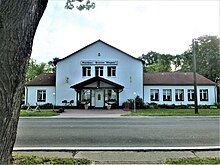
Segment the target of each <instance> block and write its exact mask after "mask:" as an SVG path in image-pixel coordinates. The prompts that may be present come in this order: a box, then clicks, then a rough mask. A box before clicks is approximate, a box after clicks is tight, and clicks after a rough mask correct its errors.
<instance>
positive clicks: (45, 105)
mask: <svg viewBox="0 0 220 165" xmlns="http://www.w3.org/2000/svg"><path fill="white" fill-rule="evenodd" d="M40 108H41V109H52V108H53V104H52V103H46V104H43V105H40Z"/></svg>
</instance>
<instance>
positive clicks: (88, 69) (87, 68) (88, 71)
mask: <svg viewBox="0 0 220 165" xmlns="http://www.w3.org/2000/svg"><path fill="white" fill-rule="evenodd" d="M82 76H91V66H83V67H82Z"/></svg>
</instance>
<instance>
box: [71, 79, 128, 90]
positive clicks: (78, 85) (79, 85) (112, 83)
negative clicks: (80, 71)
mask: <svg viewBox="0 0 220 165" xmlns="http://www.w3.org/2000/svg"><path fill="white" fill-rule="evenodd" d="M94 82H97V85H98V83H100V82H104V83H106V84H109V85H112V86H114V87H115V88H116V89H123V88H124V86H122V85H120V84H117V83H115V82H112V81H110V80H107V79H104V78H102V77H99V76H95V77H92V78H90V79H88V80H85V81H83V82H80V83H78V84H75V85H72V86H71V87H70V88H74V89H76V90H78V89H83V88H84V87H85V86H86V85H89V84H92V83H94Z"/></svg>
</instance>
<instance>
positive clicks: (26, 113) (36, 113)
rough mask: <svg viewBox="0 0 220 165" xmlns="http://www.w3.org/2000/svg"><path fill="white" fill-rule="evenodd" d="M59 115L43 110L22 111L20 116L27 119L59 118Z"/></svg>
mask: <svg viewBox="0 0 220 165" xmlns="http://www.w3.org/2000/svg"><path fill="white" fill-rule="evenodd" d="M57 115H58V114H57V113H56V112H54V111H53V110H41V111H26V110H21V111H20V116H22V117H26V116H57Z"/></svg>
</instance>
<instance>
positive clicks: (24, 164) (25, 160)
mask: <svg viewBox="0 0 220 165" xmlns="http://www.w3.org/2000/svg"><path fill="white" fill-rule="evenodd" d="M13 164H17V165H30V164H75V165H80V164H92V162H91V161H89V160H86V159H73V158H49V157H40V156H22V155H20V156H19V155H14V156H13Z"/></svg>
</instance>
